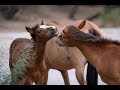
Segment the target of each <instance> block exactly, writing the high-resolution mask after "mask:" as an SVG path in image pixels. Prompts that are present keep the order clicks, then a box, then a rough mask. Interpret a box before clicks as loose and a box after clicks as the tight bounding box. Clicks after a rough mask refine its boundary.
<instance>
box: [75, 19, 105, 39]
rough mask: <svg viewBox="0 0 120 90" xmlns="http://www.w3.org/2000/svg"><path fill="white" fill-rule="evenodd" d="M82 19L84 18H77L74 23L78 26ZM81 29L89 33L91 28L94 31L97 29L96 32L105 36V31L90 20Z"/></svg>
mask: <svg viewBox="0 0 120 90" xmlns="http://www.w3.org/2000/svg"><path fill="white" fill-rule="evenodd" d="M82 21H83V20H77V21H75V22H74V23H73V25H74V26H76V27H78V26H79V25H80V23H81V22H82ZM80 30H81V31H83V32H85V33H89V32H90V31H91V30H93V32H94V31H96V33H99V34H100V37H104V33H103V31H102V30H101V29H100V28H99V27H98V26H97V25H96V24H95V23H93V22H91V21H88V20H86V24H85V26H84V27H83V28H82V29H80Z"/></svg>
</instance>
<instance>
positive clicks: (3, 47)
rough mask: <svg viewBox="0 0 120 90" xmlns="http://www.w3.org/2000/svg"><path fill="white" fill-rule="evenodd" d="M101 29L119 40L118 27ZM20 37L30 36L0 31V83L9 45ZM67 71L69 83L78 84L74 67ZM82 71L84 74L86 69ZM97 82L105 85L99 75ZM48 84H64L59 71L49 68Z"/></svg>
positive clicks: (6, 72) (2, 78)
mask: <svg viewBox="0 0 120 90" xmlns="http://www.w3.org/2000/svg"><path fill="white" fill-rule="evenodd" d="M103 30H104V31H105V34H106V37H108V38H111V39H116V40H120V37H119V34H120V28H103ZM20 37H26V38H30V36H29V33H27V32H10V33H5V32H1V33H0V84H1V82H3V81H4V77H6V76H7V75H8V74H9V73H10V71H9V67H8V63H9V62H8V60H9V46H10V44H11V42H12V41H13V40H14V39H15V38H20ZM68 72H69V77H70V84H71V85H79V84H78V82H77V80H76V77H75V71H74V69H71V70H69V71H68ZM84 73H85V74H86V69H85V72H84ZM98 84H99V85H106V84H105V83H103V82H102V81H101V79H100V77H99V81H98ZM48 85H64V82H63V79H62V76H61V74H60V72H59V71H57V70H53V69H51V70H50V72H49V79H48Z"/></svg>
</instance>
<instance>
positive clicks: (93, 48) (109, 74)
mask: <svg viewBox="0 0 120 90" xmlns="http://www.w3.org/2000/svg"><path fill="white" fill-rule="evenodd" d="M56 43H57V44H58V45H59V46H62V47H63V46H69V47H77V48H78V49H79V50H80V51H81V52H82V53H83V55H84V56H85V57H86V59H87V60H88V62H89V63H91V64H92V65H93V66H94V67H95V68H96V70H97V72H98V73H99V75H100V77H101V79H102V80H103V82H105V83H107V84H109V85H120V68H119V66H120V41H115V40H110V39H107V38H100V37H96V36H94V35H92V34H89V33H84V32H82V31H80V30H79V29H78V28H76V27H75V26H73V25H70V26H66V27H65V28H64V29H63V30H62V32H61V33H59V34H58V38H57V40H56ZM116 52H117V53H116Z"/></svg>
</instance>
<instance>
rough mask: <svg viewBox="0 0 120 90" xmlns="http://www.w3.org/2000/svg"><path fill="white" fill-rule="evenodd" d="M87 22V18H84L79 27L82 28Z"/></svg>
mask: <svg viewBox="0 0 120 90" xmlns="http://www.w3.org/2000/svg"><path fill="white" fill-rule="evenodd" d="M85 24H86V20H83V21H82V22H81V23H80V25H79V26H78V28H79V29H82V28H83V27H84V26H85Z"/></svg>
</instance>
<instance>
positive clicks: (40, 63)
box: [10, 22, 57, 85]
mask: <svg viewBox="0 0 120 90" xmlns="http://www.w3.org/2000/svg"><path fill="white" fill-rule="evenodd" d="M26 29H27V31H28V32H29V33H31V34H33V35H35V37H36V40H35V41H34V42H32V43H31V41H30V40H29V39H26V40H24V41H22V40H21V42H22V43H24V42H25V44H24V45H22V46H24V47H23V48H22V49H21V45H16V44H14V41H13V43H12V44H11V46H10V69H11V72H12V69H14V65H15V64H16V62H17V61H16V60H17V59H16V58H18V57H19V56H20V54H21V53H22V50H23V51H24V50H25V48H26V47H29V46H30V45H31V44H32V46H34V47H33V48H32V50H33V51H34V53H35V58H34V59H35V60H34V61H33V60H32V59H33V58H32V57H31V58H30V59H31V60H30V62H28V64H27V66H26V71H25V72H24V74H23V75H22V77H21V78H22V79H21V81H20V82H18V83H17V84H20V85H31V84H32V83H33V82H35V83H36V84H40V85H42V84H44V78H45V75H46V64H45V61H44V60H43V55H44V51H45V46H46V43H47V41H48V40H50V39H51V38H53V37H54V36H55V34H53V33H55V32H56V31H57V30H56V27H54V26H46V25H43V22H42V24H41V25H40V26H39V25H36V26H34V27H33V28H29V27H26ZM19 51H20V52H19ZM34 53H33V54H34ZM12 74H13V73H12ZM12 74H11V75H12ZM11 79H12V78H11Z"/></svg>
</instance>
